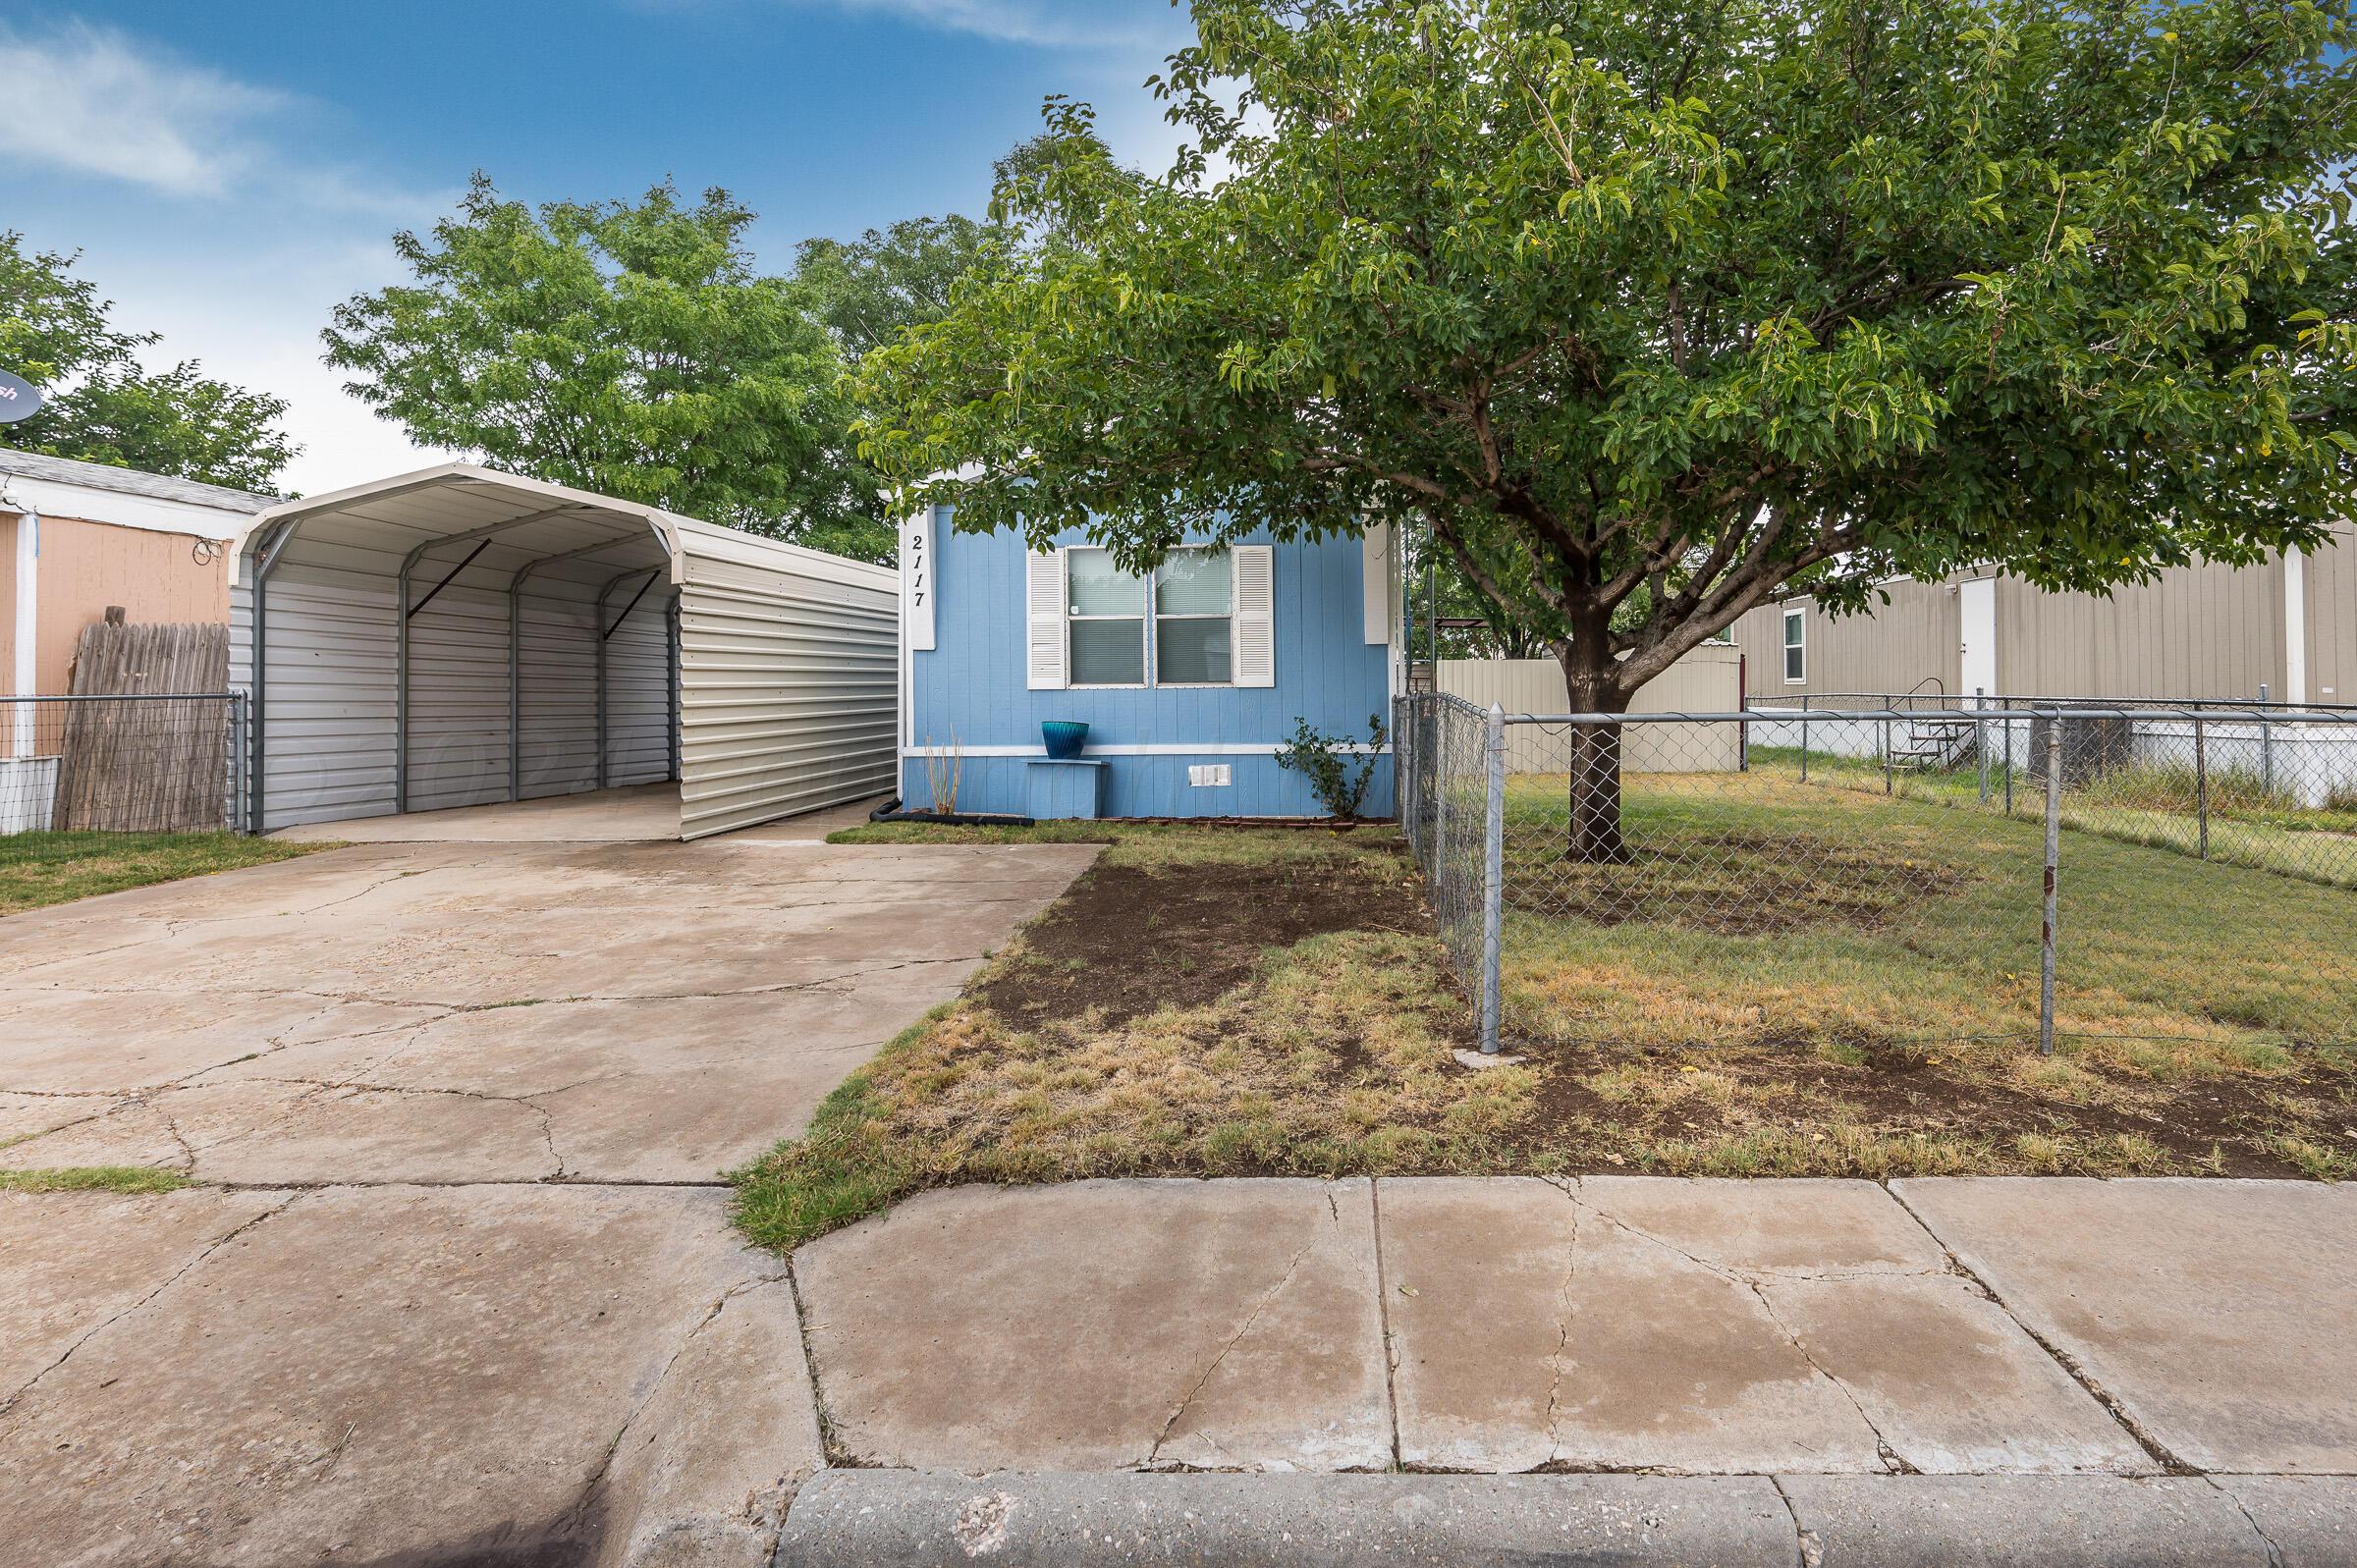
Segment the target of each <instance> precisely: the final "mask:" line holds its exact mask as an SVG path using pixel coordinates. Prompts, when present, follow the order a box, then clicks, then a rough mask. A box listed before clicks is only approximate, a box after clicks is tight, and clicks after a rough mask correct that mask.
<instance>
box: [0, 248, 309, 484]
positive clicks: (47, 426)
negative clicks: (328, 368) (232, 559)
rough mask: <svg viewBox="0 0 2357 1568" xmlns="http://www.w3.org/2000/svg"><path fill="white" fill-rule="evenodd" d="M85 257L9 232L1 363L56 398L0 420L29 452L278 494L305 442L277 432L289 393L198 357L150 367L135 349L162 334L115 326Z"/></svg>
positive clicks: (10, 439)
mask: <svg viewBox="0 0 2357 1568" xmlns="http://www.w3.org/2000/svg"><path fill="white" fill-rule="evenodd" d="M76 260H77V257H75V256H72V255H67V254H64V253H62V252H59V251H54V250H42V251H28V250H27V249H26V248H25V244H24V238H23V236H21V235H18V234H16V233H14V232H7V233H0V369H6V370H10V371H13V372H15V373H16V374H18V375H20V376H23V377H24V378H25V379H26V380H27V381H29V382H31V383H32V384H33V385H35V386H37V387H39V388H41V389H42V393H43V395H44V397H45V398H46V399H47V402H46V404H45V406H43V407H42V409H41V411H40V412H38V413H36V414H34V415H33V416H32V417H31V418H29V419H26V420H22V421H20V422H17V423H15V424H11V425H7V426H0V441H4V442H5V443H6V444H8V445H10V446H14V447H19V448H22V449H23V450H26V451H28V452H39V453H45V454H47V455H49V456H51V457H58V458H75V459H79V460H82V461H84V462H104V463H111V464H113V465H115V466H116V467H122V468H140V469H144V470H146V471H147V472H149V473H162V474H172V475H175V476H177V477H180V478H184V479H201V480H203V481H205V482H206V483H209V484H220V485H231V486H234V487H236V488H238V489H241V490H253V491H262V492H268V491H270V490H271V489H272V488H273V486H274V483H275V480H276V477H277V474H278V471H279V470H280V469H281V468H284V467H285V466H286V465H287V463H288V462H289V461H291V460H293V459H294V457H295V455H296V454H297V453H298V452H300V451H301V448H300V447H298V446H296V445H295V444H294V443H293V442H292V441H290V440H288V439H287V436H286V433H285V432H284V431H282V430H280V429H279V428H277V425H278V421H279V419H280V418H282V417H283V416H284V415H285V413H286V411H287V405H286V403H285V401H284V400H283V399H279V398H273V397H269V396H266V395H264V394H261V393H254V392H247V391H245V390H243V389H241V388H238V387H233V386H231V385H229V384H228V383H226V382H222V381H215V380H213V379H212V378H210V377H209V376H206V375H205V374H204V373H203V371H202V368H201V367H200V366H199V365H198V364H197V363H196V361H194V360H192V359H189V360H183V361H182V362H181V363H179V364H178V365H175V366H174V367H173V368H172V369H170V370H167V371H163V372H160V373H153V374H151V373H149V372H147V371H145V370H142V369H141V368H140V365H139V360H138V352H139V351H140V350H141V349H145V348H149V347H151V346H153V345H154V344H156V343H157V342H159V341H160V339H159V338H158V337H157V335H156V334H154V333H130V332H122V331H119V330H117V329H116V327H115V326H114V323H113V319H112V312H113V309H114V305H113V302H112V301H111V300H106V299H101V298H99V297H98V291H97V286H96V285H95V284H93V283H92V282H91V281H90V280H88V279H87V278H78V277H75V276H74V275H73V270H74V265H75V262H76Z"/></svg>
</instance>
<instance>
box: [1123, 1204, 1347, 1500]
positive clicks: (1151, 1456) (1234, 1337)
mask: <svg viewBox="0 0 2357 1568" xmlns="http://www.w3.org/2000/svg"><path fill="white" fill-rule="evenodd" d="M1317 1244H1318V1238H1317V1237H1316V1236H1314V1235H1313V1236H1311V1237H1310V1238H1309V1239H1308V1240H1307V1241H1304V1242H1303V1243H1301V1245H1300V1246H1299V1247H1298V1248H1296V1249H1295V1250H1294V1252H1293V1256H1292V1258H1291V1259H1290V1261H1288V1263H1287V1264H1286V1266H1285V1273H1284V1274H1283V1276H1281V1277H1280V1278H1279V1279H1278V1281H1277V1283H1276V1284H1274V1285H1272V1286H1270V1287H1269V1290H1268V1292H1267V1293H1266V1294H1265V1295H1263V1296H1262V1297H1261V1298H1260V1300H1259V1301H1257V1302H1255V1303H1254V1304H1253V1306H1252V1310H1251V1311H1250V1312H1249V1313H1247V1314H1246V1315H1245V1317H1244V1321H1243V1324H1242V1325H1240V1326H1239V1327H1237V1329H1236V1330H1235V1332H1234V1333H1233V1334H1230V1335H1229V1336H1228V1339H1227V1342H1226V1343H1225V1344H1223V1345H1221V1346H1220V1348H1219V1351H1218V1353H1217V1354H1215V1355H1214V1356H1213V1357H1212V1358H1211V1362H1210V1364H1209V1365H1207V1366H1206V1367H1205V1368H1204V1369H1203V1372H1202V1375H1201V1376H1200V1377H1198V1378H1196V1379H1195V1381H1194V1386H1193V1387H1191V1388H1189V1389H1187V1391H1186V1396H1185V1397H1184V1398H1183V1399H1181V1400H1179V1401H1178V1409H1176V1410H1174V1411H1172V1412H1171V1419H1170V1420H1168V1421H1166V1422H1164V1423H1163V1424H1162V1432H1161V1433H1160V1434H1159V1435H1157V1436H1156V1437H1155V1439H1154V1445H1153V1446H1152V1447H1151V1448H1149V1449H1147V1450H1146V1460H1145V1462H1146V1465H1147V1466H1151V1465H1153V1463H1154V1462H1155V1460H1156V1459H1157V1458H1159V1457H1160V1456H1161V1454H1162V1445H1163V1444H1164V1443H1166V1442H1169V1441H1170V1440H1171V1433H1174V1432H1177V1431H1178V1423H1179V1421H1180V1420H1181V1419H1182V1418H1183V1417H1184V1416H1185V1415H1186V1413H1187V1411H1188V1410H1189V1409H1191V1408H1192V1407H1193V1405H1194V1402H1195V1400H1196V1399H1197V1398H1199V1397H1200V1396H1201V1395H1202V1392H1203V1389H1204V1388H1205V1386H1206V1385H1208V1384H1209V1383H1210V1381H1211V1379H1212V1377H1213V1375H1214V1374H1216V1373H1217V1372H1218V1371H1219V1370H1220V1364H1221V1363H1222V1362H1224V1361H1226V1360H1227V1359H1228V1353H1229V1352H1230V1351H1232V1350H1233V1349H1234V1348H1235V1347H1236V1346H1237V1345H1239V1344H1241V1343H1242V1342H1243V1339H1244V1336H1245V1335H1247V1334H1249V1333H1250V1332H1251V1331H1252V1328H1253V1325H1256V1324H1258V1323H1259V1322H1260V1319H1261V1314H1263V1313H1265V1312H1267V1311H1268V1310H1269V1308H1270V1307H1271V1306H1272V1305H1274V1304H1275V1302H1276V1300H1277V1298H1278V1297H1279V1296H1282V1295H1284V1294H1285V1287H1286V1286H1288V1285H1289V1284H1291V1283H1292V1282H1293V1275H1294V1274H1295V1273H1297V1272H1298V1271H1300V1268H1301V1260H1302V1259H1304V1258H1306V1257H1308V1256H1309V1255H1310V1253H1311V1251H1312V1250H1313V1249H1315V1248H1316V1246H1317ZM1204 1440H1205V1441H1206V1442H1209V1441H1211V1439H1210V1438H1208V1437H1206V1438H1205V1439H1204ZM1215 1446H1216V1444H1215Z"/></svg>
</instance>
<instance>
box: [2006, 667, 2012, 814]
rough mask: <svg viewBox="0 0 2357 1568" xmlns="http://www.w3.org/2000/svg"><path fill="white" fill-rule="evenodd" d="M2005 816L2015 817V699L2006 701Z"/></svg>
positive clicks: (2008, 698)
mask: <svg viewBox="0 0 2357 1568" xmlns="http://www.w3.org/2000/svg"><path fill="white" fill-rule="evenodd" d="M2004 714H2005V815H2006V816H2008V817H2010V816H2011V815H2013V699H2012V698H2010V697H2007V698H2006V699H2005V707H2004Z"/></svg>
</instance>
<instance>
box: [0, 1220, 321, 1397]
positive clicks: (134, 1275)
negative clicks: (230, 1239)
mask: <svg viewBox="0 0 2357 1568" xmlns="http://www.w3.org/2000/svg"><path fill="white" fill-rule="evenodd" d="M284 1199H285V1194H283V1193H268V1192H217V1191H204V1190H198V1189H187V1190H184V1191H180V1192H171V1193H154V1194H148V1195H145V1196H140V1197H126V1196H120V1195H117V1194H114V1193H105V1192H60V1193H37V1194H36V1193H0V1323H5V1324H7V1325H8V1332H7V1333H6V1334H4V1335H0V1411H5V1410H6V1409H7V1407H8V1406H9V1405H10V1404H11V1403H12V1402H14V1400H15V1399H16V1397H17V1395H18V1394H19V1393H20V1392H21V1391H22V1390H23V1389H24V1388H25V1387H26V1385H27V1384H28V1383H30V1382H31V1381H32V1380H33V1379H34V1378H35V1377H36V1376H38V1375H39V1374H40V1373H41V1372H42V1371H43V1370H44V1369H46V1368H48V1367H50V1366H53V1365H54V1364H55V1363H56V1362H58V1361H59V1360H60V1359H61V1358H62V1357H64V1356H65V1355H66V1353H67V1352H68V1351H69V1350H70V1349H72V1347H73V1346H74V1344H75V1343H76V1342H77V1341H78V1340H80V1339H82V1337H83V1336H84V1335H86V1334H88V1333H90V1332H91V1331H92V1330H93V1329H95V1328H97V1327H99V1326H100V1325H103V1324H105V1323H106V1322H108V1321H109V1320H110V1319H112V1318H114V1317H116V1316H117V1315H118V1314H120V1313H122V1312H125V1311H127V1310H128V1309H130V1308H131V1307H133V1306H135V1305H136V1304H137V1303H138V1302H139V1301H141V1300H142V1299H144V1298H145V1297H147V1296H148V1295H150V1294H152V1293H153V1292H154V1291H156V1290H157V1289H159V1288H160V1287H161V1286H162V1285H163V1284H164V1283H165V1281H167V1280H168V1279H170V1278H171V1277H172V1276H173V1275H174V1274H175V1273H177V1272H178V1271H181V1270H182V1269H185V1268H187V1267H188V1266H189V1265H190V1264H191V1263H192V1262H194V1261H195V1260H196V1259H198V1258H199V1257H201V1256H203V1255H204V1253H205V1252H207V1251H208V1250H209V1249H211V1248H212V1247H214V1246H217V1245H218V1244H219V1243H220V1241H221V1239H222V1238H223V1237H225V1236H228V1235H230V1234H231V1233H233V1232H234V1231H236V1230H237V1229H238V1227H239V1226H241V1225H244V1224H246V1223H247V1222H248V1221H250V1220H252V1219H253V1218H255V1217H257V1216H260V1215H262V1214H264V1213H266V1212H268V1211H269V1210H271V1209H273V1208H276V1207H277V1206H278V1205H279V1204H280V1203H281V1202H283V1201H284Z"/></svg>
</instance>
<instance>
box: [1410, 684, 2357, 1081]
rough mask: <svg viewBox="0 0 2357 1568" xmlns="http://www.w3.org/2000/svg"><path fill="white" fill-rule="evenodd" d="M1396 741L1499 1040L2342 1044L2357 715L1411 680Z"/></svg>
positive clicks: (1459, 958)
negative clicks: (1583, 709) (1444, 689)
mask: <svg viewBox="0 0 2357 1568" xmlns="http://www.w3.org/2000/svg"><path fill="white" fill-rule="evenodd" d="M1397 734H1398V742H1399V747H1400V752H1401V755H1400V757H1399V759H1398V762H1399V780H1400V811H1401V821H1402V824H1403V827H1404V830H1405V832H1406V834H1407V836H1408V838H1409V841H1410V846H1411V851H1412V853H1413V854H1414V856H1415V859H1416V863H1417V865H1418V866H1419V867H1420V868H1421V870H1422V872H1423V874H1424V876H1425V878H1426V880H1427V882H1428V884H1429V887H1430V891H1431V897H1432V903H1433V908H1434V910H1435V914H1436V917H1437V919H1438V923H1439V928H1440V933H1441V936H1442V938H1443V940H1444V942H1445V943H1446V944H1447V946H1448V948H1449V951H1450V954H1451V958H1452V961H1453V964H1454V965H1455V967H1456V968H1457V970H1458V972H1459V974H1460V976H1461V977H1462V979H1463V980H1464V982H1465V985H1466V987H1467V990H1468V992H1470V993H1471V994H1472V995H1473V996H1474V997H1475V998H1476V999H1478V1001H1479V1008H1480V1014H1481V1039H1482V1045H1483V1049H1484V1050H1485V1051H1495V1050H1497V1049H1498V1043H1499V1041H1500V1039H1501V1038H1502V1037H1511V1036H1517V1035H1525V1036H1528V1037H1530V1038H1540V1037H1548V1036H1552V1037H1555V1038H1563V1037H1565V1036H1566V1034H1567V1033H1575V1032H1577V1031H1580V1030H1583V1029H1584V1030H1588V1031H1592V1033H1590V1034H1588V1035H1586V1036H1584V1038H1594V1039H1625V1038H1632V1037H1642V1038H1662V1039H1678V1040H1691V1041H1693V1042H1695V1043H1699V1042H1701V1041H1704V1040H1707V1039H1709V1038H1711V1037H1712V1035H1713V1031H1714V1030H1721V1031H1727V1032H1732V1033H1736V1034H1740V1035H1742V1036H1743V1037H1744V1038H1746V1039H1750V1040H1753V1041H1768V1042H1779V1041H1786V1040H1788V1041H1791V1042H1793V1043H1801V1042H1808V1043H1812V1044H1817V1045H1820V1046H1822V1045H1827V1044H1834V1045H1836V1046H1839V1045H1846V1044H1855V1045H1858V1046H1860V1047H1861V1048H1865V1047H1871V1046H1874V1045H1880V1044H1888V1043H1890V1042H1891V1041H1893V1040H1902V1039H1903V1040H1907V1041H1912V1042H1918V1043H1921V1042H1937V1041H1939V1040H1942V1039H1966V1038H1970V1039H1986V1038H2008V1037H2016V1036H2018V1037H2019V1038H2022V1039H2024V1040H2025V1041H2027V1040H2035V1041H2036V1042H2037V1043H2038V1044H2039V1045H2040V1047H2041V1048H2042V1049H2043V1050H2047V1051H2051V1050H2052V1049H2053V1042H2054V1039H2055V1037H2056V1033H2057V1031H2060V1032H2062V1033H2064V1034H2068V1035H2118V1036H2122V1037H2128V1036H2140V1035H2143V1034H2145V1033H2151V1034H2153V1035H2156V1036H2167V1035H2178V1036H2185V1035H2192V1034H2197V1033H2201V1032H2204V1031H2219V1030H2233V1031H2241V1032H2242V1034H2243V1035H2245V1036H2249V1037H2254V1038H2264V1039H2267V1040H2271V1041H2280V1042H2281V1043H2283V1044H2285V1045H2293V1046H2298V1045H2314V1044H2329V1043H2330V1044H2345V1043H2357V963H2352V962H2351V961H2350V957H2349V955H2350V953H2351V952H2352V951H2353V950H2357V942H2353V939H2352V938H2351V937H2350V936H2349V933H2350V932H2352V931H2357V710H2338V709H2288V708H2281V707H2258V706H2245V707H2240V708H2229V707H2224V706H2220V705H2192V704H2185V705H2160V704H2153V705H2124V704H2111V703H2095V702H2085V703H2064V702H2056V701H2051V700H2049V701H2040V702H2038V703H2035V704H2031V703H2022V702H2016V703H2013V704H2003V703H2001V702H1997V701H1991V702H1987V703H1975V704H1972V705H1968V706H1959V705H1957V704H1956V703H1954V702H1953V700H1952V699H1948V700H1945V701H1940V702H1933V701H1927V700H1923V699H1914V700H1910V701H1907V702H1905V703H1903V704H1902V703H1899V702H1896V701H1892V700H1888V699H1885V700H1882V701H1881V702H1880V703H1879V704H1878V705H1875V706H1855V707H1828V706H1825V705H1823V704H1822V703H1821V702H1820V703H1813V704H1812V705H1811V706H1810V707H1809V708H1808V709H1806V710H1803V709H1800V708H1798V707H1792V708H1781V707H1767V706H1761V707H1754V708H1748V709H1745V710H1742V711H1740V712H1736V713H1727V714H1643V715H1633V714H1632V715H1622V716H1606V715H1558V716H1552V717H1538V716H1532V715H1507V714H1504V713H1499V712H1496V711H1489V712H1484V711H1483V710H1481V709H1479V708H1476V707H1474V706H1473V705H1472V704H1470V703H1467V702H1464V701H1463V700H1461V699H1458V698H1454V697H1451V696H1447V695H1438V694H1429V693H1420V694H1417V695H1414V696H1410V697H1407V698H1404V699H1402V700H1401V703H1400V711H1399V714H1398V729H1397ZM2335 954H2337V958H2336V957H2335V956H2334V955H2335ZM1657 993H1658V994H1659V997H1658V998H1656V997H1655V994H1657ZM1648 999H1655V1000H1652V1001H1651V1002H1650V1003H1649V1000H1648Z"/></svg>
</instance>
